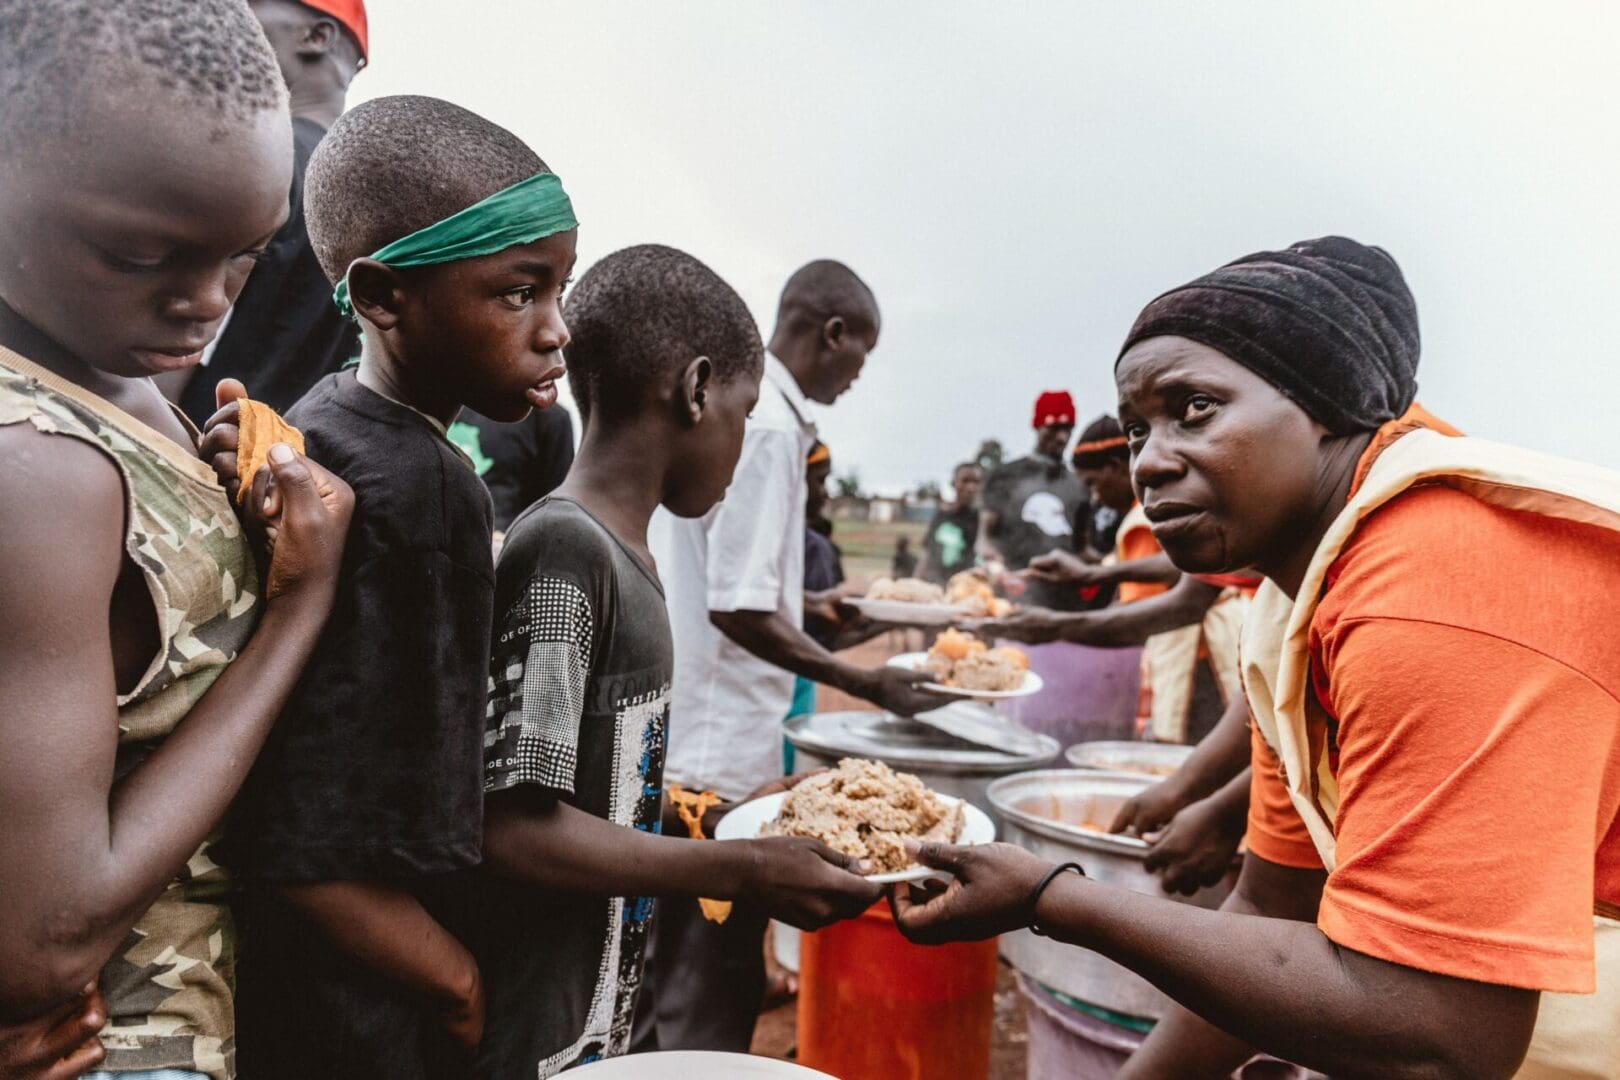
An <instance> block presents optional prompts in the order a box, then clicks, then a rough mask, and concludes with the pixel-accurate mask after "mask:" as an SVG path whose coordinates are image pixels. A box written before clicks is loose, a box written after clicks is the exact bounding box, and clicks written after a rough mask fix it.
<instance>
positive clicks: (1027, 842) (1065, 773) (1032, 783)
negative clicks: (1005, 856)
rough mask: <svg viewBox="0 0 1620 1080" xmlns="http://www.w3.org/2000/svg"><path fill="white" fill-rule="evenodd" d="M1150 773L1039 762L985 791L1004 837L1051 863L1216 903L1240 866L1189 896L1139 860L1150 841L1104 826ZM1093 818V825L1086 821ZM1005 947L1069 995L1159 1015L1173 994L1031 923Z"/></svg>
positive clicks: (1015, 961)
mask: <svg viewBox="0 0 1620 1080" xmlns="http://www.w3.org/2000/svg"><path fill="white" fill-rule="evenodd" d="M1153 782H1154V780H1153V778H1152V777H1149V776H1140V777H1138V776H1126V775H1121V774H1118V773H1102V772H1087V771H1080V770H1074V769H1041V770H1038V771H1035V772H1025V773H1018V774H1017V775H1014V776H1007V777H1003V778H1002V779H1000V780H997V781H995V782H994V783H992V784H990V785H989V788H988V791H987V794H988V795H989V798H990V803H991V805H992V806H994V807H995V809H996V812H997V813H998V814H999V815H1000V818H1001V821H1002V823H1003V824H1002V838H1003V839H1004V840H1006V841H1008V842H1009V843H1014V844H1017V845H1018V846H1019V847H1022V848H1025V849H1026V850H1028V851H1032V852H1034V853H1035V854H1036V855H1039V856H1040V857H1041V858H1043V859H1047V860H1050V861H1051V862H1054V863H1059V862H1077V863H1079V864H1080V865H1081V866H1083V867H1085V871H1086V876H1087V877H1089V878H1091V879H1093V880H1095V881H1100V882H1103V883H1105V884H1108V885H1116V886H1118V887H1120V888H1122V889H1130V890H1131V891H1132V892H1139V893H1145V894H1147V895H1149V896H1157V897H1165V896H1169V898H1170V899H1172V900H1176V901H1178V902H1181V903H1186V904H1194V905H1196V906H1198V907H1203V908H1216V907H1219V906H1220V904H1221V901H1223V900H1225V899H1226V897H1227V894H1228V893H1230V892H1231V891H1232V885H1233V884H1234V883H1235V881H1236V873H1235V871H1234V873H1233V874H1231V875H1229V876H1228V877H1227V879H1226V880H1225V881H1223V882H1222V883H1220V884H1219V885H1216V886H1214V887H1212V888H1208V889H1202V890H1200V891H1199V892H1197V893H1195V894H1194V895H1192V896H1175V895H1171V894H1167V893H1165V891H1164V890H1163V889H1162V888H1160V887H1159V879H1158V878H1157V877H1155V876H1154V875H1152V874H1150V873H1148V872H1147V870H1146V869H1144V868H1143V866H1142V860H1143V858H1144V857H1145V856H1146V855H1147V851H1148V845H1147V844H1146V843H1144V842H1143V841H1141V840H1138V839H1136V838H1135V837H1130V836H1112V835H1110V834H1109V833H1107V832H1106V831H1104V830H1106V829H1107V828H1108V826H1109V824H1110V823H1111V822H1112V821H1113V820H1114V815H1115V814H1116V813H1117V812H1118V810H1119V808H1120V806H1121V805H1122V804H1123V803H1124V802H1125V800H1126V799H1128V798H1130V797H1131V796H1132V795H1135V794H1136V793H1137V792H1139V791H1141V790H1143V789H1144V788H1146V787H1148V786H1150V785H1151V784H1152V783H1153ZM1087 826H1091V827H1089V828H1088V827H1087ZM1001 953H1002V955H1003V956H1005V957H1006V958H1007V960H1008V962H1009V963H1011V964H1012V965H1013V967H1015V968H1017V969H1018V970H1019V971H1022V972H1024V973H1025V974H1026V975H1028V976H1030V977H1031V978H1033V979H1035V980H1037V981H1038V982H1042V983H1045V984H1046V985H1047V986H1050V987H1052V988H1053V989H1054V990H1061V991H1062V992H1063V993H1065V994H1068V995H1069V996H1070V997H1074V998H1079V999H1080V1000H1081V1001H1086V1002H1090V1003H1091V1004H1093V1005H1100V1006H1102V1007H1103V1008H1105V1009H1112V1010H1113V1011H1114V1012H1119V1013H1125V1014H1127V1015H1129V1016H1139V1017H1146V1018H1148V1019H1154V1020H1157V1019H1159V1018H1160V1017H1162V1016H1164V1015H1165V1013H1166V1012H1168V1011H1169V1009H1170V1007H1171V1004H1172V1003H1171V1001H1170V999H1169V998H1168V997H1166V996H1165V995H1164V994H1162V993H1160V992H1159V991H1158V990H1157V989H1156V988H1155V987H1154V986H1153V985H1152V984H1151V983H1149V982H1148V981H1147V980H1145V979H1143V978H1141V977H1140V976H1138V975H1135V974H1133V973H1132V972H1130V971H1127V970H1126V969H1125V968H1122V967H1120V966H1119V965H1118V964H1116V963H1114V962H1113V961H1112V960H1106V959H1104V958H1103V957H1102V956H1099V955H1098V954H1097V953H1094V952H1091V951H1090V950H1088V949H1081V948H1077V947H1075V946H1073V945H1064V944H1062V943H1060V942H1056V941H1053V940H1051V939H1050V938H1043V937H1039V936H1037V935H1035V934H1032V933H1030V932H1029V931H1028V930H1020V931H1017V932H1016V933H1012V934H1004V935H1002V938H1001Z"/></svg>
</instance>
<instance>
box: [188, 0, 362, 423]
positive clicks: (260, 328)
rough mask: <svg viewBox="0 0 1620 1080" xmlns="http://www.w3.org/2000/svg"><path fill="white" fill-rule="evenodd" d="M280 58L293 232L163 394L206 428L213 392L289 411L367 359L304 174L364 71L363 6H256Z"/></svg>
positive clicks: (343, 2) (276, 245)
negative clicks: (328, 263) (236, 390)
mask: <svg viewBox="0 0 1620 1080" xmlns="http://www.w3.org/2000/svg"><path fill="white" fill-rule="evenodd" d="M248 6H249V7H250V8H252V10H253V14H254V15H255V16H256V17H257V18H258V20H259V25H260V26H262V27H263V28H264V34H265V37H267V38H269V40H270V46H271V48H272V49H274V50H275V54H276V62H277V63H278V64H279V65H280V66H281V75H282V78H283V79H285V80H286V82H287V92H288V97H289V99H290V100H289V104H290V105H291V108H292V115H293V151H294V167H293V186H292V192H291V194H290V198H289V201H290V204H291V205H290V207H289V214H288V218H287V223H286V224H285V225H283V226H282V228H281V231H280V232H278V233H276V235H275V237H274V239H272V240H271V241H270V243H269V244H268V245H266V247H265V249H264V253H263V254H262V255H261V256H259V259H258V264H257V265H256V266H255V267H254V268H253V274H252V276H251V277H250V278H248V283H247V285H245V286H244V287H243V289H242V295H241V296H239V297H237V299H236V304H235V306H233V307H232V308H231V313H230V315H229V316H228V317H227V319H226V322H225V325H224V326H222V327H221V328H220V330H219V334H218V336H216V337H215V338H214V345H213V347H212V348H211V349H210V350H209V351H207V352H205V353H204V354H203V366H201V367H196V368H188V369H186V371H185V373H184V376H185V378H184V381H180V382H178V385H176V383H170V384H169V385H168V386H167V387H166V388H165V389H166V390H167V392H169V393H170V395H171V396H176V395H177V398H176V399H177V400H178V401H179V403H180V408H181V409H182V410H183V411H184V412H185V413H186V415H187V416H189V417H191V419H192V421H193V422H194V423H196V424H197V425H198V426H199V427H201V426H202V425H203V424H204V423H205V422H206V421H207V419H208V418H209V417H210V416H212V415H213V413H214V409H215V402H214V388H215V387H216V386H217V385H218V384H219V382H220V380H222V379H239V380H241V381H242V382H243V383H245V384H247V387H248V389H249V390H250V391H251V392H252V394H253V396H254V398H256V399H258V400H260V401H263V402H266V403H268V404H269V405H270V406H271V407H272V408H275V409H278V410H281V411H283V412H284V411H286V410H287V409H288V408H289V407H291V406H292V404H293V403H294V402H296V401H297V400H298V399H299V398H301V397H303V396H304V392H305V391H306V390H308V389H309V388H310V387H311V386H313V385H314V384H315V382H316V381H317V380H318V379H320V378H321V377H323V376H325V375H329V374H331V373H332V372H334V371H336V370H337V369H338V368H340V367H342V366H343V364H344V363H346V362H347V361H348V360H349V358H350V357H352V356H354V355H355V354H356V353H358V352H359V343H360V331H359V326H358V324H356V323H355V322H354V321H353V320H351V319H346V318H344V317H343V316H342V315H340V314H339V313H338V310H337V308H336V307H335V306H334V305H333V304H332V283H331V282H330V281H328V280H327V279H326V274H325V273H324V272H323V271H322V270H321V266H320V263H319V262H317V261H316V258H315V252H314V250H313V249H312V248H311V247H310V245H309V234H308V233H307V232H306V231H305V227H304V169H305V167H306V166H307V165H308V164H309V157H310V155H311V154H313V153H314V152H315V146H316V144H317V143H319V142H320V141H321V139H322V138H323V137H325V135H326V131H327V129H328V128H330V127H331V126H332V124H333V123H334V122H335V121H336V120H337V118H338V117H339V116H340V115H342V113H343V109H344V105H345V102H346V99H347V97H348V92H349V83H350V81H352V80H353V79H354V76H355V73H356V72H358V71H359V70H360V69H361V68H362V67H364V66H365V65H366V57H367V49H368V40H369V38H368V30H367V26H366V8H365V4H364V3H363V2H362V0H307V2H305V3H298V2H295V0H249V3H248Z"/></svg>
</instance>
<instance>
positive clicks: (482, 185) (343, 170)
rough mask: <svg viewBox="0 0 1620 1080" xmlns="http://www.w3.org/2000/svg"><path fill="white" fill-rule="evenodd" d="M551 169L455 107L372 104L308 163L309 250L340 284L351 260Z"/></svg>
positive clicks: (418, 100)
mask: <svg viewBox="0 0 1620 1080" xmlns="http://www.w3.org/2000/svg"><path fill="white" fill-rule="evenodd" d="M549 171H550V170H549V169H547V168H546V163H545V162H543V161H541V160H540V157H539V155H537V154H536V153H535V152H534V151H533V150H530V149H529V148H528V146H526V145H524V142H523V140H522V139H520V138H518V137H517V136H516V135H513V134H512V133H511V132H510V131H507V130H506V129H505V128H503V127H501V126H500V125H499V124H495V123H491V122H490V121H488V120H485V119H484V118H483V117H482V116H479V115H478V114H477V113H474V112H469V111H468V110H466V109H463V108H462V107H461V106H459V105H452V104H450V102H448V101H442V100H440V99H439V98H431V97H419V96H416V95H411V94H401V95H398V96H394V97H381V98H376V99H374V100H371V101H367V102H365V103H363V104H360V105H357V106H355V107H354V108H353V109H350V110H349V111H348V112H346V113H344V114H343V115H342V116H340V117H338V121H337V123H335V124H333V125H332V130H331V131H329V132H327V133H326V137H325V138H323V139H322V140H321V141H320V144H319V145H318V146H316V148H315V153H314V154H312V155H311V156H310V159H309V169H308V171H307V172H306V173H305V176H304V217H305V220H306V221H307V222H308V226H309V240H310V244H311V246H313V247H314V249H315V257H316V258H317V259H319V260H320V263H321V269H322V270H324V271H326V276H327V277H329V278H331V279H332V281H333V283H336V282H338V281H339V280H341V279H342V277H343V275H344V274H346V273H348V270H349V264H350V263H352V262H354V260H356V259H361V258H364V257H366V256H367V255H370V254H371V253H372V252H374V251H376V250H377V249H378V248H380V247H383V246H384V245H386V244H391V243H393V242H394V241H395V240H398V239H400V238H401V237H403V236H409V235H410V234H411V233H413V232H416V231H417V230H418V229H425V228H427V227H428V226H429V225H432V224H433V223H434V222H437V221H442V220H444V219H445V218H447V217H449V216H450V215H451V214H454V213H457V212H459V211H461V210H465V209H467V207H469V206H471V205H473V204H474V203H476V202H481V201H483V200H484V199H487V198H489V197H490V196H491V195H493V194H495V193H496V192H497V191H500V190H502V189H503V188H509V187H511V186H512V185H513V184H515V183H517V182H518V181H520V180H527V179H528V178H529V177H531V176H534V175H536V174H537V173H543V172H549Z"/></svg>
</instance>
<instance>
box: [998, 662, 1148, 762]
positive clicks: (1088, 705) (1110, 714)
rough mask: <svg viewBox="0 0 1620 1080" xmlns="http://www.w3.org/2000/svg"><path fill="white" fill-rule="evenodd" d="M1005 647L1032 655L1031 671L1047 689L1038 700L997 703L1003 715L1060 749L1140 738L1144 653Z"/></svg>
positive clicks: (1030, 697) (1039, 694)
mask: <svg viewBox="0 0 1620 1080" xmlns="http://www.w3.org/2000/svg"><path fill="white" fill-rule="evenodd" d="M1003 644H1009V645H1012V646H1013V647H1014V648H1017V649H1022V650H1023V651H1024V652H1025V653H1027V654H1028V655H1029V669H1030V670H1031V671H1033V672H1034V673H1035V674H1037V675H1039V676H1040V677H1041V680H1042V682H1044V683H1045V684H1046V685H1045V686H1044V687H1043V688H1042V689H1041V692H1040V693H1038V694H1032V695H1030V696H1029V697H1026V698H1010V699H1007V700H1005V701H999V702H997V703H996V708H997V711H999V712H1000V713H1002V714H1003V715H1005V716H1007V717H1009V718H1011V719H1012V720H1014V721H1016V722H1017V723H1020V724H1022V725H1023V726H1024V727H1026V728H1028V729H1029V730H1030V731H1038V732H1040V733H1041V734H1043V735H1050V736H1052V737H1053V738H1054V739H1056V740H1057V741H1058V745H1059V746H1065V747H1067V746H1073V745H1074V744H1075V743H1082V742H1094V741H1097V740H1100V739H1134V738H1136V694H1137V686H1138V684H1139V682H1140V678H1141V669H1142V650H1141V649H1139V648H1129V649H1094V648H1092V647H1091V646H1089V645H1075V644H1073V643H1071V642H1067V641H1054V642H1052V643H1051V644H1048V645H1017V644H1014V643H1012V642H1003Z"/></svg>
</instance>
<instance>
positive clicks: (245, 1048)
mask: <svg viewBox="0 0 1620 1080" xmlns="http://www.w3.org/2000/svg"><path fill="white" fill-rule="evenodd" d="M288 420H289V421H290V422H291V423H293V424H294V425H295V426H296V427H298V428H299V429H300V430H302V431H303V433H304V439H305V442H306V444H307V446H308V452H309V455H310V456H311V457H312V458H314V459H315V460H316V461H318V462H320V463H321V464H322V465H324V466H326V467H327V468H328V469H331V470H332V471H333V472H334V473H336V474H337V475H339V476H340V477H342V478H343V479H344V480H345V481H347V482H348V483H349V485H350V486H351V487H352V488H353V489H354V495H355V511H354V519H353V522H352V524H351V526H350V529H349V536H348V542H347V545H346V546H345V548H344V553H343V564H342V569H341V575H340V578H339V582H338V595H337V602H336V605H335V607H334V609H333V611H332V615H331V617H330V619H329V620H328V621H327V624H326V628H325V630H324V631H323V632H322V634H321V638H320V641H319V643H318V644H317V646H316V648H315V651H314V653H313V655H312V656H311V657H310V660H309V663H308V665H307V666H306V667H305V669H304V673H303V675H302V677H301V678H300V679H299V682H298V685H297V687H296V688H295V689H294V691H293V693H292V696H291V697H290V698H289V699H288V702H287V705H286V708H285V709H284V710H283V711H282V714H281V716H280V718H279V719H278V720H277V721H276V725H275V727H274V728H272V729H271V732H270V737H269V739H268V740H267V742H266V744H265V748H264V750H263V752H262V753H261V754H260V755H259V758H258V761H257V762H256V763H255V765H254V767H253V770H252V772H251V774H250V775H249V777H248V781H247V784H246V785H245V786H244V788H243V792H242V795H241V797H240V799H239V800H238V802H237V805H236V807H235V808H234V810H233V814H232V817H231V821H230V833H229V838H228V840H229V842H228V845H227V852H228V857H229V859H230V861H231V862H232V864H233V866H234V867H235V869H236V870H237V872H238V874H239V875H240V876H241V877H242V878H243V879H244V880H245V893H246V895H245V900H244V905H243V907H244V912H245V918H244V935H243V953H242V962H241V965H240V969H239V987H240V996H239V998H238V1008H237V1018H238V1041H239V1045H240V1049H241V1056H242V1062H243V1075H244V1076H252V1077H255V1078H256V1080H268V1078H287V1080H292V1078H298V1080H303V1078H305V1077H312V1076H343V1077H346V1078H363V1077H378V1078H381V1077H390V1078H396V1077H404V1078H407V1080H408V1078H410V1077H414V1076H459V1075H463V1074H464V1072H465V1065H463V1066H462V1067H461V1069H460V1070H459V1071H456V1070H454V1069H451V1070H449V1071H441V1070H436V1069H435V1068H434V1067H433V1066H432V1062H433V1060H434V1055H435V1054H436V1053H439V1052H441V1051H442V1049H443V1046H442V1036H441V1035H440V1034H439V1032H438V1030H437V1028H438V1026H437V1024H436V1022H435V1021H434V1020H433V1018H432V1016H431V1014H430V1013H429V1012H428V1010H427V1009H426V1008H425V1007H424V1005H423V1003H422V1002H421V1000H420V999H419V998H417V997H416V996H414V995H411V994H408V993H406V992H405V991H404V990H403V989H402V988H399V987H397V986H394V985H392V984H388V983H385V982H383V981H382V980H380V979H378V978H377V977H376V976H374V975H372V974H370V973H369V972H368V971H365V970H364V968H363V967H362V966H361V965H357V964H354V963H352V962H349V961H347V960H345V959H343V958H341V957H339V956H338V955H337V954H336V952H335V950H333V949H332V948H331V947H330V946H328V945H326V944H324V943H323V942H322V941H321V939H320V938H319V937H318V935H316V934H315V933H313V932H312V931H311V930H310V929H309V928H308V927H307V926H304V925H303V924H301V923H300V921H299V919H298V917H297V916H296V914H295V913H293V912H292V911H291V910H290V909H287V908H286V907H284V906H283V905H281V904H280V903H278V902H277V901H276V900H275V899H274V898H273V896H272V895H271V894H270V893H269V892H268V890H266V889H263V888H261V887H259V883H261V882H269V881H276V882H314V881H332V880H344V879H373V880H375V879H384V880H387V881H388V882H389V883H391V884H394V885H397V886H402V887H404V888H407V889H409V890H410V891H412V892H413V893H415V894H416V895H417V896H418V898H419V899H421V900H422V901H423V902H424V904H428V905H429V906H430V908H431V904H432V901H433V896H434V894H435V892H436V890H437V889H438V888H439V886H440V884H441V882H442V881H443V879H444V878H445V876H446V875H447V874H449V873H450V872H451V871H455V870H457V869H460V868H463V867H468V866H471V865H473V864H475V863H477V861H478V858H479V854H480V850H481V846H482V835H483V790H482V789H483V784H482V780H483V768H482V765H483V733H484V711H485V705H486V687H487V681H488V678H489V638H490V623H491V615H492V612H493V606H494V584H495V581H494V577H495V575H494V566H493V560H492V558H491V554H490V526H489V513H490V511H489V495H488V494H487V493H486V492H485V490H484V486H483V485H482V484H481V483H480V482H479V481H478V477H477V476H476V475H475V474H474V472H473V470H472V468H471V467H470V466H469V464H468V463H467V461H466V459H465V458H464V457H463V456H462V455H461V454H460V452H459V451H457V450H456V449H455V447H453V446H451V444H450V443H449V442H448V441H447V440H446V439H445V438H444V436H443V435H441V434H440V432H439V431H438V429H437V428H436V427H435V425H434V424H433V423H432V421H430V420H428V419H427V418H426V417H424V416H422V415H421V414H419V413H417V412H415V411H413V410H411V409H408V408H406V407H405V406H403V405H400V404H397V403H395V402H392V401H390V400H388V399H387V398H384V397H382V396H381V395H379V394H375V393H373V392H372V391H370V390H367V389H366V388H364V387H362V386H361V385H360V384H359V383H358V382H357V381H356V379H355V375H354V372H352V371H345V372H341V373H339V374H337V375H332V376H328V377H327V378H326V379H323V380H322V381H321V382H320V383H319V384H317V385H316V387H315V388H314V390H312V391H311V392H310V394H309V396H308V397H306V398H305V399H304V400H303V401H301V402H299V403H298V405H296V406H295V407H294V408H293V409H292V410H291V411H290V412H289V413H288Z"/></svg>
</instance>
